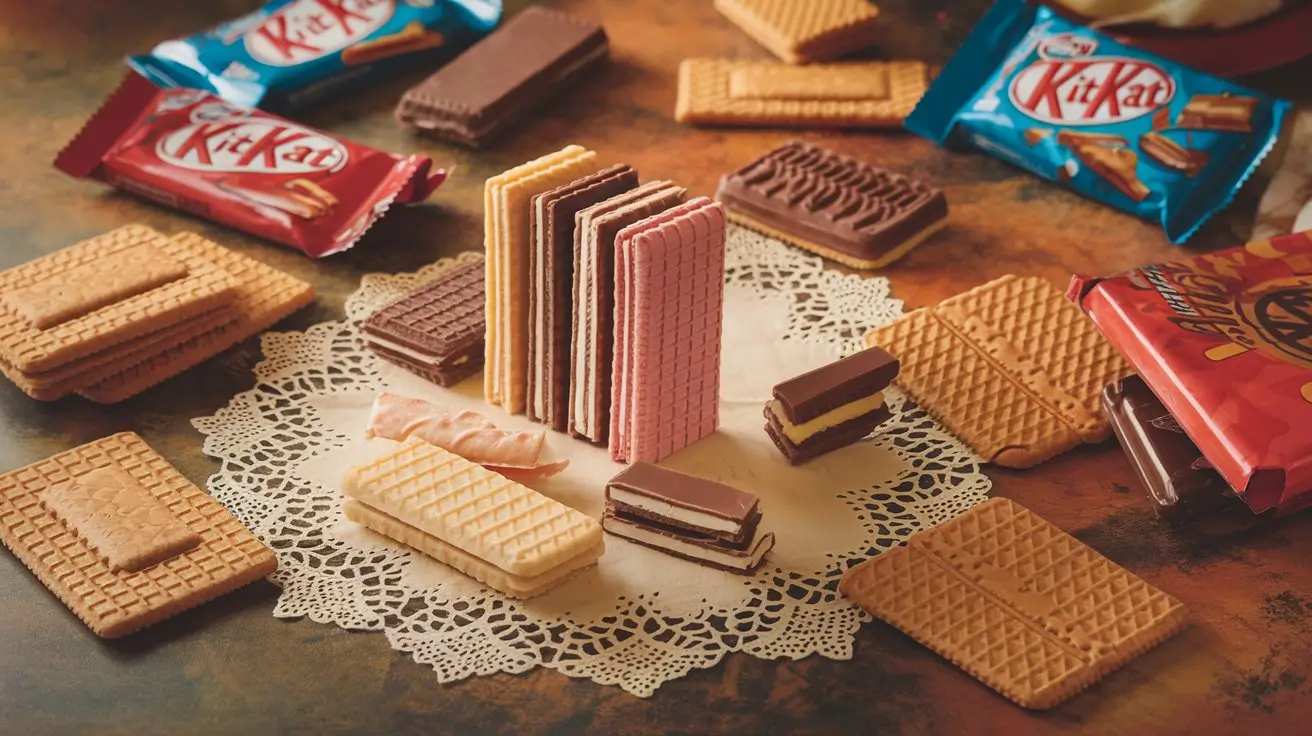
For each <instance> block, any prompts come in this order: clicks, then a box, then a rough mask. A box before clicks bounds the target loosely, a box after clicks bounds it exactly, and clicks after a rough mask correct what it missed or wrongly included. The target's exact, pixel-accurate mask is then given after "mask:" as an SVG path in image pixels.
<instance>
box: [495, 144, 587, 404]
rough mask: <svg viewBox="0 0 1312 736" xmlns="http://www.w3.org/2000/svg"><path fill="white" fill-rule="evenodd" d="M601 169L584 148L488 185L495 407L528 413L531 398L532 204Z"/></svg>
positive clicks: (551, 157) (538, 162) (517, 169)
mask: <svg viewBox="0 0 1312 736" xmlns="http://www.w3.org/2000/svg"><path fill="white" fill-rule="evenodd" d="M598 170H600V166H599V165H598V163H597V155H596V154H595V153H594V152H592V151H588V150H585V149H584V148H582V147H580V146H566V147H565V148H563V149H561V150H560V151H557V152H555V153H552V154H548V155H547V156H543V157H542V158H539V159H536V160H534V161H531V162H529V163H527V164H524V165H522V166H517V167H515V168H513V169H510V170H509V171H506V172H504V173H502V174H499V175H497V176H494V177H492V178H491V179H488V180H487V184H486V185H485V187H484V203H485V207H486V218H487V222H486V224H487V226H488V227H489V228H490V232H489V233H486V234H485V236H484V237H485V244H486V245H487V246H490V247H489V248H488V252H487V261H488V284H487V299H488V305H489V306H488V314H487V337H488V339H487V340H486V343H487V344H486V347H485V350H486V362H485V364H486V367H485V368H484V371H485V374H484V379H483V380H484V394H485V396H486V398H487V400H488V402H489V403H491V404H496V405H499V406H501V408H503V409H505V410H506V411H507V412H509V413H511V414H523V413H524V410H525V408H526V399H527V393H528V333H527V331H526V330H527V323H528V251H529V248H530V246H531V244H530V243H529V217H530V213H529V203H530V200H532V198H533V196H534V195H536V194H542V193H543V192H547V191H550V190H552V189H555V188H556V187H558V186H562V185H564V184H568V183H570V182H571V181H574V180H575V179H578V178H580V177H582V176H585V175H587V174H592V173H595V172H596V171H598Z"/></svg>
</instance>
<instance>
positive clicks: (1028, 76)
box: [906, 0, 1291, 243]
mask: <svg viewBox="0 0 1312 736" xmlns="http://www.w3.org/2000/svg"><path fill="white" fill-rule="evenodd" d="M1290 107H1291V106H1290V103H1288V102H1286V101H1284V100H1279V99H1276V98H1273V97H1270V96H1268V95H1264V94H1262V93H1260V92H1256V91H1253V90H1251V89H1248V88H1246V87H1243V86H1240V85H1238V84H1235V83H1233V82H1229V81H1227V80H1224V79H1219V78H1217V77H1213V76H1211V75H1209V74H1205V73H1203V72H1199V71H1195V70H1193V69H1190V68H1188V67H1185V66H1182V65H1180V64H1178V63H1175V62H1173V61H1170V60H1169V59H1164V58H1161V57H1159V56H1155V55H1153V54H1150V53H1148V52H1146V51H1142V50H1140V49H1136V48H1134V47H1131V46H1126V45H1124V44H1122V43H1119V42H1117V41H1116V40H1115V39H1113V38H1111V37H1109V36H1106V35H1103V34H1101V33H1099V32H1097V31H1094V30H1091V29H1089V28H1087V27H1084V26H1081V25H1079V24H1078V23H1075V22H1072V21H1069V20H1066V19H1064V18H1062V17H1061V16H1059V15H1057V14H1055V13H1053V12H1052V11H1051V10H1049V9H1047V8H1045V7H1042V6H1038V5H1033V4H1028V3H1026V2H1025V1H1024V0H998V2H996V3H995V4H994V5H993V7H992V8H991V9H990V10H989V11H988V13H987V14H985V16H984V18H983V19H982V20H981V21H980V22H979V25H977V26H976V27H975V29H974V30H973V31H971V34H970V36H968V37H967V38H966V41H965V43H963V44H962V46H961V48H960V49H958V51H957V53H956V55H955V56H954V57H953V58H952V60H951V61H950V62H948V65H947V66H946V67H945V68H944V69H943V72H942V73H941V74H940V75H939V77H938V79H936V80H935V81H934V83H933V85H931V86H930V89H929V91H928V92H926V93H925V96H924V97H923V98H922V99H921V101H920V104H919V105H918V106H917V107H916V109H915V111H914V112H913V113H912V114H911V115H910V116H909V117H908V118H907V120H906V127H907V128H908V129H909V130H911V131H912V132H914V133H917V134H919V135H922V136H925V137H926V138H929V139H930V140H932V141H934V142H935V143H938V144H939V145H944V146H948V147H950V148H954V149H964V150H969V149H979V150H982V151H985V152H987V153H990V154H993V155H995V156H997V157H999V158H1002V159H1004V160H1006V161H1009V162H1011V163H1012V164H1015V165H1016V166H1019V167H1021V168H1023V169H1026V170H1027V171H1030V172H1032V173H1034V174H1037V175H1039V176H1041V177H1043V178H1045V179H1049V180H1051V181H1057V182H1061V183H1063V184H1064V185H1066V186H1068V187H1070V188H1072V189H1074V190H1075V191H1077V192H1079V193H1080V194H1083V195H1084V196H1086V197H1091V198H1093V199H1096V200H1098V201H1100V202H1103V203H1105V204H1108V205H1110V206H1112V207H1115V208H1116V209H1118V210H1122V211H1124V212H1129V213H1131V214H1135V215H1138V216H1139V217H1142V218H1145V219H1148V220H1153V221H1155V222H1160V223H1161V225H1162V228H1163V229H1164V230H1165V231H1166V235H1167V237H1169V238H1170V239H1171V240H1172V241H1173V242H1176V243H1182V242H1184V241H1185V240H1187V239H1188V238H1189V237H1190V236H1191V235H1193V234H1194V232H1195V231H1197V230H1198V228H1199V227H1200V226H1202V224H1203V223H1204V222H1206V221H1207V219H1208V218H1209V217H1211V216H1212V215H1213V214H1215V213H1216V212H1218V211H1219V210H1221V209H1223V208H1224V207H1225V206H1226V205H1227V204H1229V203H1230V200H1231V199H1233V198H1234V196H1235V193H1236V192H1238V190H1239V187H1240V186H1241V185H1242V184H1243V183H1244V181H1245V180H1246V179H1247V178H1248V177H1249V175H1250V174H1252V172H1253V170H1254V169H1256V168H1257V165H1258V164H1259V163H1260V162H1261V160H1262V158H1263V157H1264V156H1266V154H1267V152H1269V151H1270V150H1271V148H1272V147H1273V146H1274V145H1275V142H1276V138H1277V137H1278V135H1279V133H1280V127H1281V124H1282V121H1283V120H1284V117H1285V116H1286V115H1287V114H1288V113H1289V110H1290Z"/></svg>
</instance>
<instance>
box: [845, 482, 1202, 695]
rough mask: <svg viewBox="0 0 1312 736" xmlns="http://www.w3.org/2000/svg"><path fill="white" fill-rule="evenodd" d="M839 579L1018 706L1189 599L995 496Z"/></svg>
mask: <svg viewBox="0 0 1312 736" xmlns="http://www.w3.org/2000/svg"><path fill="white" fill-rule="evenodd" d="M839 590H840V591H841V592H842V593H843V595H844V596H846V597H848V598H849V599H851V600H853V601H855V602H856V603H858V604H859V605H860V606H861V607H862V608H864V609H866V610H867V611H869V612H870V614H871V615H873V616H876V617H878V618H880V619H883V620H884V621H887V622H888V623H890V624H892V625H893V626H896V627H897V628H899V629H901V630H902V631H903V632H904V633H906V634H907V635H909V636H911V637H912V638H914V639H915V640H916V641H919V642H920V643H921V644H924V645H925V646H927V647H929V648H930V649H933V650H934V651H935V652H937V653H939V654H940V655H942V656H943V657H944V658H946V659H949V660H951V661H952V662H953V663H954V664H956V665H957V666H958V667H960V668H961V669H963V670H965V671H966V672H967V673H969V674H970V675H971V676H973V677H975V678H976V679H978V680H979V681H980V682H983V683H984V684H985V685H988V686H989V687H991V688H993V689H994V690H996V691H997V692H998V693H1000V694H1001V695H1003V696H1004V697H1006V698H1008V699H1009V700H1011V701H1013V702H1015V703H1017V704H1018V705H1021V706H1023V707H1025V708H1035V709H1044V708H1051V707H1053V706H1055V705H1057V704H1058V703H1060V702H1062V701H1063V700H1066V699H1067V698H1069V697H1071V696H1072V695H1075V694H1076V693H1078V692H1080V691H1081V690H1083V689H1084V688H1086V687H1088V686H1089V685H1091V684H1092V683H1094V682H1095V681H1097V680H1099V679H1101V678H1102V677H1104V676H1106V675H1107V674H1108V673H1110V672H1112V671H1114V670H1116V669H1117V668H1119V667H1121V666H1122V665H1124V664H1125V663H1127V662H1129V661H1130V660H1132V659H1134V658H1135V657H1138V656H1139V655H1140V654H1142V653H1143V652H1145V651H1147V650H1148V649H1151V648H1152V647H1154V646H1156V645H1157V644H1158V643H1160V642H1161V641H1162V640H1164V639H1166V638H1167V637H1169V636H1171V635H1172V634H1174V633H1176V632H1178V631H1180V630H1181V629H1183V628H1184V626H1185V623H1186V616H1187V611H1186V610H1185V607H1184V605H1183V604H1181V603H1180V602H1179V601H1178V600H1176V599H1175V598H1172V597H1171V596H1169V595H1167V594H1166V593H1163V592H1162V591H1160V590H1158V589H1157V588H1154V587H1153V586H1151V585H1149V584H1148V583H1146V582H1144V581H1143V580H1141V579H1139V578H1137V577H1135V576H1134V575H1133V574H1131V573H1130V572H1129V571H1127V570H1125V569H1124V568H1122V567H1120V566H1119V565H1116V564H1115V563H1113V562H1112V561H1111V560H1108V559H1107V558H1106V557H1103V556H1102V555H1100V554H1098V553H1097V552H1096V551H1095V550H1093V549H1092V548H1090V547H1088V546H1086V545H1085V544H1083V543H1081V542H1080V541H1079V540H1077V539H1075V538H1074V537H1072V536H1070V535H1069V534H1066V533H1065V532H1063V531H1062V530H1060V529H1058V528H1057V527H1055V526H1053V525H1052V524H1050V523H1048V522H1047V521H1045V520H1043V519H1041V518H1039V517H1038V516H1036V515H1035V514H1034V513H1032V512H1030V511H1029V510H1027V509H1025V508H1023V507H1021V506H1019V505H1018V504H1016V503H1014V502H1012V501H1009V500H1007V499H1004V498H993V499H989V500H988V501H985V502H984V503H982V504H980V505H978V506H976V507H974V508H972V509H971V510H969V511H967V512H966V513H964V514H962V515H961V516H958V517H957V518H955V519H953V520H951V521H949V522H947V523H944V524H941V525H939V526H937V527H935V528H933V529H930V530H929V531H925V532H921V533H920V534H917V535H916V536H914V537H912V538H911V540H910V541H909V542H908V543H907V545H906V546H905V547H901V548H898V549H894V550H891V551H889V552H884V553H882V554H880V555H879V556H878V557H875V558H873V559H870V560H866V561H865V562H862V563H861V564H859V565H857V566H855V567H853V568H852V569H850V570H848V571H847V574H846V575H844V576H843V581H842V583H841V584H840V585H839Z"/></svg>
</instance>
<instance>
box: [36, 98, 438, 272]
mask: <svg viewBox="0 0 1312 736" xmlns="http://www.w3.org/2000/svg"><path fill="white" fill-rule="evenodd" d="M432 163H433V162H432V160H431V159H429V158H428V157H427V156H398V155H395V154H391V153H384V152H382V151H376V150H374V149H372V148H368V147H366V146H362V145H360V144H358V143H352V142H350V141H344V140H341V139H339V138H334V137H333V136H331V135H329V134H327V133H323V132H320V131H317V130H314V129H312V128H307V127H305V126H303V125H298V124H296V123H293V122H290V121H287V120H284V119H282V118H280V117H277V116H274V115H270V114H268V113H266V112H263V111H261V110H256V109H254V108H249V107H244V106H242V105H235V104H233V103H231V102H226V101H224V100H222V99H220V98H219V97H217V96H215V95H213V94H210V93H209V92H201V91H198V90H189V89H157V88H156V87H155V86H154V85H152V84H151V83H150V82H148V81H146V80H145V79H144V78H142V77H140V76H138V75H136V74H129V75H128V77H127V78H126V79H125V80H123V83H122V84H121V85H119V88H118V89H117V90H115V91H114V93H113V94H112V95H110V97H109V99H108V100H107V101H106V102H105V104H104V105H103V106H101V108H100V110H98V111H97V112H96V114H95V115H93V116H92V117H91V119H90V120H88V121H87V123H86V125H84V126H83V127H82V130H81V131H79V132H78V134H77V136H76V137H75V138H73V140H72V142H70V143H69V144H68V146H66V147H65V148H64V150H63V151H60V153H59V156H58V158H56V159H55V168H57V169H59V170H60V171H63V172H65V173H68V174H71V175H73V176H76V177H78V178H91V179H99V180H100V181H103V182H106V183H108V184H109V185H111V186H115V187H118V188H120V189H125V190H127V191H130V192H133V193H135V194H139V195H141V196H143V197H146V198H147V199H151V200H154V201H156V202H161V203H163V204H166V205H168V206H170V207H177V208H178V209H182V210H186V211H187V212H191V213H192V214H195V215H199V216H201V217H205V218H208V219H211V220H214V221H215V222H221V223H223V224H225V225H230V226H232V227H235V228H237V229H239V230H244V231H246V232H248V233H252V234H254V235H259V236H261V237H264V238H268V239H269V240H273V241H276V242H279V243H282V244H284V245H290V246H292V247H293V248H298V249H300V250H302V251H304V252H305V253H306V254H307V255H309V256H312V257H314V258H319V257H321V256H326V255H329V254H331V253H336V252H338V251H342V250H346V249H347V248H350V247H351V246H352V245H354V244H355V242H356V241H357V240H359V239H360V236H361V235H363V234H364V232H365V231H366V230H368V229H369V226H370V225H372V224H373V223H374V221H375V220H377V219H378V218H379V217H381V216H382V215H383V214H384V213H386V212H387V209H388V207H390V206H391V205H392V204H405V203H410V202H422V201H423V200H425V199H427V198H428V196H429V195H430V194H432V193H433V190H434V189H436V188H437V187H438V185H440V184H441V183H442V181H443V180H444V179H445V178H446V174H445V172H442V171H433V170H432Z"/></svg>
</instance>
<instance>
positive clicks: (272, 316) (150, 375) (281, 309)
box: [78, 233, 314, 404]
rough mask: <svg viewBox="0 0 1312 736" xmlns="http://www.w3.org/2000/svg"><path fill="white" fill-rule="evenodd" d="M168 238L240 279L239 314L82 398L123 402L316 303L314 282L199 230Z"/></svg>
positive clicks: (236, 304) (82, 391)
mask: <svg viewBox="0 0 1312 736" xmlns="http://www.w3.org/2000/svg"><path fill="white" fill-rule="evenodd" d="M170 242H172V243H176V244H180V245H183V246H185V247H186V248H187V249H188V250H190V251H194V252H195V253H197V254H198V255H199V256H201V257H203V258H205V259H206V260H207V261H209V262H210V263H212V264H214V266H215V267H216V268H218V269H221V270H222V271H223V272H224V273H225V274H227V275H228V276H229V277H230V278H231V279H232V280H233V281H234V282H235V283H236V285H237V288H236V299H235V301H234V302H233V307H234V308H235V309H236V310H237V318H236V319H235V320H233V321H231V322H228V323H226V324H223V325H221V326H219V327H216V328H214V329H212V330H210V331H208V332H205V333H202V334H200V335H198V336H196V337H194V338H191V339H189V340H187V341H185V342H183V343H180V344H178V345H175V346H173V347H170V348H168V349H167V350H164V351H163V352H160V353H157V354H154V355H151V356H150V357H148V358H146V359H144V360H142V361H141V362H140V363H137V364H136V365H134V366H132V367H131V368H127V369H125V370H123V371H121V372H119V373H116V374H114V375H112V376H110V377H108V378H106V379H104V380H102V381H100V382H98V383H96V384H94V385H92V386H89V387H87V388H83V389H79V390H78V394H79V395H81V396H83V397H84V398H87V399H89V400H91V401H94V402H96V403H97V404H115V403H118V402H120V401H125V400H127V399H129V398H131V397H133V396H136V395H137V394H139V393H141V392H142V391H145V390H146V389H148V388H150V387H152V386H154V385H155V384H157V383H160V382H162V381H166V380H168V379H170V378H172V377H174V376H176V375H178V374H179V373H182V372H183V371H185V370H187V369H189V368H192V367H193V366H197V365H200V364H201V363H203V362H205V361H207V360H209V359H210V358H212V357H214V356H216V355H218V354H219V353H221V352H223V351H224V350H227V349H228V348H230V347H232V346H234V345H236V344H238V343H240V342H242V341H243V340H246V339H247V338H249V337H252V336H253V335H256V334H258V333H260V332H263V331H265V330H267V329H269V328H270V327H272V326H273V325H274V324H275V323H277V322H278V321H279V320H281V319H282V318H284V317H286V316H287V315H289V314H291V313H292V312H295V311H296V310H298V309H300V308H301V307H304V306H305V305H307V304H309V303H310V302H312V301H314V286H313V285H311V284H310V283H308V282H306V281H302V280H301V279H298V278H296V277H294V276H292V275H290V274H287V273H283V272H282V271H279V270H278V269H276V268H274V267H272V266H268V265H265V264H263V263H261V262H259V261H257V260H255V259H254V258H250V257H248V256H244V255H241V254H240V253H237V252H236V251H233V250H229V249H227V248H224V247H223V246H221V245H219V244H217V243H214V242H212V241H209V240H206V239H205V238H203V237H201V236H199V235H197V234H195V233H180V234H178V235H175V236H173V238H172V239H171V241H170Z"/></svg>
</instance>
